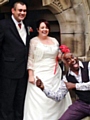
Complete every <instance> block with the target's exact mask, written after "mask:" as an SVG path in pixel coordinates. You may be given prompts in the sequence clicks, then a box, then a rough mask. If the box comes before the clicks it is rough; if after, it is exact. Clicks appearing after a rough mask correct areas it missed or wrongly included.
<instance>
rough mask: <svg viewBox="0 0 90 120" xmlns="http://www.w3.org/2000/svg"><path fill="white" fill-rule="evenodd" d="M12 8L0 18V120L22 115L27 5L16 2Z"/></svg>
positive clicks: (25, 77) (26, 55)
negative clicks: (3, 17) (8, 17)
mask: <svg viewBox="0 0 90 120" xmlns="http://www.w3.org/2000/svg"><path fill="white" fill-rule="evenodd" d="M11 12H12V16H11V18H10V19H4V20H1V21H0V120H22V119H23V104H24V98H25V92H26V86H27V57H28V49H29V36H28V31H27V27H26V25H25V23H24V21H23V20H24V19H25V17H26V14H27V6H26V4H25V3H23V2H20V1H19V2H16V3H14V5H13V7H12V9H11ZM18 24H21V26H18Z"/></svg>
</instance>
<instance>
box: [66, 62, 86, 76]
mask: <svg viewBox="0 0 90 120" xmlns="http://www.w3.org/2000/svg"><path fill="white" fill-rule="evenodd" d="M80 67H81V68H84V66H83V64H82V62H81V61H79V68H80ZM69 74H72V71H71V70H70V68H69V70H68V75H69Z"/></svg>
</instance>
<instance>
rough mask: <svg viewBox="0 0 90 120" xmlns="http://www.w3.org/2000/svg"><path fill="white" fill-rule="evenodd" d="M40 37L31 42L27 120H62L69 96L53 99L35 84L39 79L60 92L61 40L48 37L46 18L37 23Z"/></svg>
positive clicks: (68, 102)
mask: <svg viewBox="0 0 90 120" xmlns="http://www.w3.org/2000/svg"><path fill="white" fill-rule="evenodd" d="M37 31H38V36H36V37H34V38H32V39H31V41H30V49H29V55H28V64H27V69H28V74H29V78H28V86H27V92H26V98H25V105H24V119H23V120H58V119H59V118H60V116H61V115H62V114H63V113H64V112H65V110H66V109H67V108H68V106H69V105H70V104H71V98H70V95H69V93H68V94H67V96H66V97H65V98H64V99H63V100H62V101H60V102H56V101H54V100H52V99H49V98H48V97H47V96H46V95H45V94H44V93H43V92H42V91H41V90H40V89H39V88H38V87H37V86H36V84H35V82H36V80H37V79H36V76H38V77H39V78H40V79H41V80H43V83H44V85H45V86H46V87H48V88H49V89H51V90H53V91H57V90H58V88H59V85H60V81H61V75H62V70H61V68H60V66H59V64H58V62H57V59H56V58H57V56H58V57H60V51H59V43H58V41H57V40H56V39H55V38H53V37H50V36H48V34H49V31H50V26H49V23H48V21H46V20H44V19H42V20H39V21H38V22H37Z"/></svg>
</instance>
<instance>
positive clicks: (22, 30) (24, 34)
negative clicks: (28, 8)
mask: <svg viewBox="0 0 90 120" xmlns="http://www.w3.org/2000/svg"><path fill="white" fill-rule="evenodd" d="M11 17H12V20H13V21H14V23H15V25H16V28H17V30H18V33H19V35H20V37H21V39H22V41H23V42H24V44H25V45H26V35H27V33H26V30H25V26H24V24H23V22H22V21H21V22H17V21H16V19H15V18H14V16H13V15H12V16H11ZM19 23H21V28H20V27H19V26H18V24H19Z"/></svg>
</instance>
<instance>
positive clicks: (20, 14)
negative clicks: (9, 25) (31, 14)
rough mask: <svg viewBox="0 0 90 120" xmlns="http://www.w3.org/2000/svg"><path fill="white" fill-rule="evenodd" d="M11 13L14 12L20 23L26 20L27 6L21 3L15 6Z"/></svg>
mask: <svg viewBox="0 0 90 120" xmlns="http://www.w3.org/2000/svg"><path fill="white" fill-rule="evenodd" d="M11 11H12V14H13V16H14V18H15V19H16V20H17V21H18V22H20V21H22V20H24V19H25V17H26V14H27V8H26V5H25V4H20V3H17V4H15V5H14V7H13V8H12V10H11Z"/></svg>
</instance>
